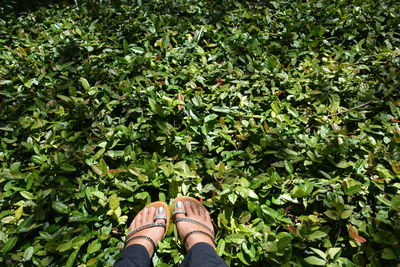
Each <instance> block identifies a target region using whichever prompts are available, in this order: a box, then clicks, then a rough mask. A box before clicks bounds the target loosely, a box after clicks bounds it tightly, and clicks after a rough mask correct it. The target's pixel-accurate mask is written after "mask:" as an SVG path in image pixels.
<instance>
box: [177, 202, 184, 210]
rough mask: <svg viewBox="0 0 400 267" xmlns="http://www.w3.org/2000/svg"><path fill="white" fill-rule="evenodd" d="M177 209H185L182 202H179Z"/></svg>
mask: <svg viewBox="0 0 400 267" xmlns="http://www.w3.org/2000/svg"><path fill="white" fill-rule="evenodd" d="M176 207H177V208H178V209H181V208H183V203H182V202H181V201H178V202H177V203H176Z"/></svg>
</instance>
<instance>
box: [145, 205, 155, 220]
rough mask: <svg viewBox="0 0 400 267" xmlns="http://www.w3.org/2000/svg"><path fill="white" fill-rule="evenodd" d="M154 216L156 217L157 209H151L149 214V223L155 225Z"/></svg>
mask: <svg viewBox="0 0 400 267" xmlns="http://www.w3.org/2000/svg"><path fill="white" fill-rule="evenodd" d="M154 216H156V209H155V208H154V207H150V208H149V214H148V216H147V223H153V221H154Z"/></svg>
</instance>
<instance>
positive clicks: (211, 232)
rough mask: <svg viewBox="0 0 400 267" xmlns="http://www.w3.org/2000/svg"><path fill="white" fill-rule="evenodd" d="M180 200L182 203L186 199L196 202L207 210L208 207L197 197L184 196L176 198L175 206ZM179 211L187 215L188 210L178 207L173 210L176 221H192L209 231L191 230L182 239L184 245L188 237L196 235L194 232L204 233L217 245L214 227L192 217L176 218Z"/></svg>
mask: <svg viewBox="0 0 400 267" xmlns="http://www.w3.org/2000/svg"><path fill="white" fill-rule="evenodd" d="M178 201H181V202H182V203H185V202H186V201H191V202H195V203H196V204H197V205H198V206H201V207H203V208H204V209H205V210H206V208H205V207H204V205H203V204H202V203H201V202H200V201H198V200H197V199H195V198H192V197H188V196H184V197H178V198H176V199H175V201H174V203H173V206H174V207H176V203H177V202H178ZM179 213H183V214H185V215H186V210H185V209H177V208H175V210H174V212H173V219H174V222H175V223H178V222H182V221H185V222H190V223H194V224H197V225H198V226H201V227H202V228H203V229H204V230H207V231H202V230H194V231H191V232H189V233H187V234H186V235H185V236H184V237H183V239H182V244H183V245H186V241H187V239H188V237H189V236H191V235H194V234H202V235H205V236H208V237H209V238H210V239H211V241H212V242H213V243H214V245H215V246H216V245H217V244H216V242H215V238H214V235H215V231H214V229H212V228H210V227H208V226H207V225H205V224H204V223H202V222H199V221H197V220H194V219H192V218H187V217H185V218H178V219H176V218H175V215H176V214H179Z"/></svg>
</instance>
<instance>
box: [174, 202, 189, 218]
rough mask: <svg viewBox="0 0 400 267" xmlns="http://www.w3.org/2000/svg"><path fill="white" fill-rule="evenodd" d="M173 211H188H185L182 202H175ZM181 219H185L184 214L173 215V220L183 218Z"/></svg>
mask: <svg viewBox="0 0 400 267" xmlns="http://www.w3.org/2000/svg"><path fill="white" fill-rule="evenodd" d="M175 210H185V211H186V212H187V211H188V210H187V209H186V207H185V205H183V202H182V201H177V202H176V204H175ZM183 217H185V214H184V213H177V214H176V215H175V218H177V219H179V218H183Z"/></svg>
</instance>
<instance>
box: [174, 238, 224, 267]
mask: <svg viewBox="0 0 400 267" xmlns="http://www.w3.org/2000/svg"><path fill="white" fill-rule="evenodd" d="M180 267H228V265H227V264H226V263H225V262H224V261H223V260H222V259H221V257H220V256H218V254H217V252H215V249H214V248H213V247H212V246H211V245H210V244H207V243H203V242H200V243H197V244H196V245H194V246H193V247H191V248H190V250H189V251H188V253H187V254H186V256H185V258H184V259H183V262H182V263H181V265H180Z"/></svg>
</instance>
